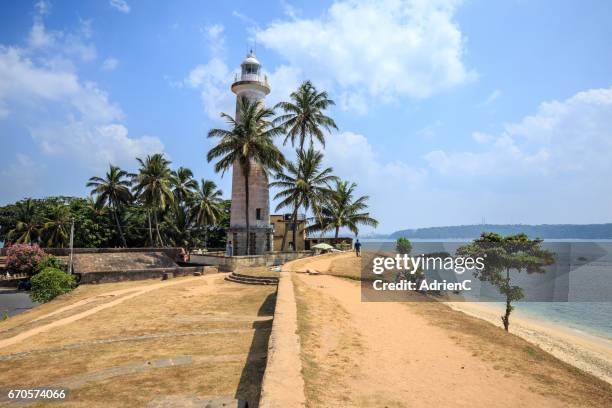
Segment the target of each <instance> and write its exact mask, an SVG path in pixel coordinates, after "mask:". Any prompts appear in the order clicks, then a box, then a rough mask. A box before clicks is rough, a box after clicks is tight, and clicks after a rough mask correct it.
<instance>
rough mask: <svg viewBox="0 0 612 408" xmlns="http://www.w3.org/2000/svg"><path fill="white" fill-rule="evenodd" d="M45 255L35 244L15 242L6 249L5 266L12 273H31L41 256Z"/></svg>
mask: <svg viewBox="0 0 612 408" xmlns="http://www.w3.org/2000/svg"><path fill="white" fill-rule="evenodd" d="M44 255H45V253H44V252H43V250H42V249H40V247H39V246H38V245H36V244H34V245H28V244H15V245H12V246H10V247H9V248H8V249H7V250H6V268H7V269H8V270H10V271H13V272H14V273H27V274H28V275H32V274H33V273H34V270H35V268H36V266H37V265H38V263H39V262H40V260H41V259H42V257H43V256H44Z"/></svg>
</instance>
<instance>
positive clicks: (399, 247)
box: [395, 238, 412, 254]
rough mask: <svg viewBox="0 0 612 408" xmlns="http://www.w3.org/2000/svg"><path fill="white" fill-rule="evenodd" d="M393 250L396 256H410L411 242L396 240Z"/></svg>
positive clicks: (404, 239)
mask: <svg viewBox="0 0 612 408" xmlns="http://www.w3.org/2000/svg"><path fill="white" fill-rule="evenodd" d="M395 250H396V251H397V253H398V254H410V252H411V251H412V242H410V240H409V239H407V238H398V240H397V241H396V243H395Z"/></svg>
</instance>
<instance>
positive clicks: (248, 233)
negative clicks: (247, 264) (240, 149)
mask: <svg viewBox="0 0 612 408" xmlns="http://www.w3.org/2000/svg"><path fill="white" fill-rule="evenodd" d="M244 201H245V204H246V207H245V210H244V212H245V215H246V252H245V253H246V254H247V255H251V242H250V241H251V224H250V222H249V175H248V174H245V175H244Z"/></svg>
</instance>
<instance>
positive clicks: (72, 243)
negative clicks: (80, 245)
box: [68, 218, 74, 275]
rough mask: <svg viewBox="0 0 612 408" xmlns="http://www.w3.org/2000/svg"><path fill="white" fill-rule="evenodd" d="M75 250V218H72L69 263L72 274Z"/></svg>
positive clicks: (69, 271) (69, 270)
mask: <svg viewBox="0 0 612 408" xmlns="http://www.w3.org/2000/svg"><path fill="white" fill-rule="evenodd" d="M73 252H74V218H72V219H71V225H70V262H69V263H68V273H69V274H70V275H72V254H73Z"/></svg>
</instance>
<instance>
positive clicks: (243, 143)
mask: <svg viewBox="0 0 612 408" xmlns="http://www.w3.org/2000/svg"><path fill="white" fill-rule="evenodd" d="M272 116H274V111H273V110H272V109H267V108H265V107H264V106H263V105H262V104H261V103H259V102H257V101H255V102H251V101H249V100H248V99H247V98H245V97H242V98H241V99H240V101H239V112H238V115H237V118H236V119H235V118H233V117H231V116H230V115H228V114H226V113H222V114H221V117H222V118H224V119H225V120H226V121H227V123H228V125H229V127H230V129H229V130H226V129H211V130H210V131H209V132H208V137H219V138H220V139H221V140H219V143H217V145H216V146H215V147H213V148H212V149H210V151H209V152H208V156H207V159H208V161H209V162H210V161H212V160H214V159H219V160H218V161H217V163H215V171H216V172H221V173H222V174H223V173H225V172H226V171H227V170H228V169H229V168H231V167H232V166H233V165H234V164H237V165H238V166H239V168H240V170H241V171H242V175H243V177H244V188H245V204H246V205H245V208H244V210H245V218H246V248H247V254H248V253H249V252H250V242H249V241H250V221H249V176H250V174H251V169H252V168H253V167H255V166H258V167H260V168H261V169H262V171H263V172H264V174H266V176H267V174H268V172H269V171H270V170H274V171H278V170H280V168H281V166H282V165H283V164H284V163H285V158H284V157H283V154H282V153H281V152H280V150H278V148H277V147H276V146H275V145H274V142H273V140H272V139H273V138H274V137H275V136H277V135H279V134H280V133H281V132H282V129H281V128H279V127H277V126H274V124H273V123H272V122H271V120H270V118H271V117H272Z"/></svg>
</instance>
